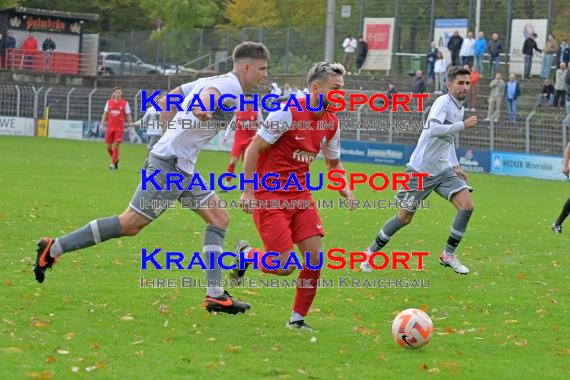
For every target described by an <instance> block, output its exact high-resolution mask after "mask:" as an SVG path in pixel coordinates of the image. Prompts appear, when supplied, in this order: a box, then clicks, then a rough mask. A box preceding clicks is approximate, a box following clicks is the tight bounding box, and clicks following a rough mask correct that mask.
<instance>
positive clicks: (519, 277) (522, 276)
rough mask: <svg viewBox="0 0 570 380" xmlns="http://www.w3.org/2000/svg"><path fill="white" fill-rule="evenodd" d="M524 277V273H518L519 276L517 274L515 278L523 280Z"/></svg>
mask: <svg viewBox="0 0 570 380" xmlns="http://www.w3.org/2000/svg"><path fill="white" fill-rule="evenodd" d="M525 277H526V273H519V274H517V278H518V279H519V280H524V279H525Z"/></svg>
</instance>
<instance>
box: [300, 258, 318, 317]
mask: <svg viewBox="0 0 570 380" xmlns="http://www.w3.org/2000/svg"><path fill="white" fill-rule="evenodd" d="M320 277H321V270H320V269H319V270H309V269H307V268H305V269H303V270H302V271H301V273H299V280H300V283H301V285H306V286H308V284H311V285H312V286H313V287H312V288H309V287H303V288H300V287H297V294H295V303H294V304H293V311H294V312H295V313H298V314H301V315H302V316H306V315H307V314H308V313H309V309H310V308H311V305H312V304H313V300H314V299H315V296H316V295H317V282H318V279H319V278H320Z"/></svg>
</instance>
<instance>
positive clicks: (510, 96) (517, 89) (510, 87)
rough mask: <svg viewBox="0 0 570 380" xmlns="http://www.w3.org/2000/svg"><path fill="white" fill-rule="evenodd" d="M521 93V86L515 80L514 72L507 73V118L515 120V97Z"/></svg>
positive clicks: (516, 115)
mask: <svg viewBox="0 0 570 380" xmlns="http://www.w3.org/2000/svg"><path fill="white" fill-rule="evenodd" d="M520 95H521V86H520V84H519V82H518V81H517V76H516V75H515V74H511V75H509V82H508V83H507V93H506V97H507V111H508V114H509V119H510V120H511V121H515V120H516V119H517V117H518V114H517V99H518V97H519V96H520Z"/></svg>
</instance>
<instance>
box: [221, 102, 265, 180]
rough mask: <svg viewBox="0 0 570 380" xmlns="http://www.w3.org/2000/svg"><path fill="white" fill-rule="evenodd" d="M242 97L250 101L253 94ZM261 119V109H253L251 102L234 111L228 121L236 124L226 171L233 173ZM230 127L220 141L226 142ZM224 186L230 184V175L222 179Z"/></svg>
mask: <svg viewBox="0 0 570 380" xmlns="http://www.w3.org/2000/svg"><path fill="white" fill-rule="evenodd" d="M244 99H245V100H247V101H252V100H253V96H252V95H250V94H247V95H246V96H245V97H244ZM262 121H263V115H262V114H261V111H254V109H253V104H249V103H247V104H246V105H245V107H244V110H243V111H239V110H238V111H236V115H235V117H234V119H233V120H232V121H231V122H230V125H233V124H234V122H235V123H236V124H237V126H236V134H235V137H234V143H233V145H232V151H231V157H230V163H229V164H228V168H227V169H226V172H227V173H233V172H234V171H235V169H236V163H237V161H238V160H239V159H240V157H243V154H244V153H245V150H246V149H247V147H248V146H249V144H250V143H251V141H252V140H253V137H254V136H255V133H256V132H257V129H258V127H259V125H260V122H262ZM230 129H231V128H230V126H228V128H227V129H226V134H225V135H224V139H223V141H222V143H223V144H224V145H225V144H226V140H227V138H228V135H229V133H230ZM224 186H231V177H230V178H229V179H226V180H225V181H224Z"/></svg>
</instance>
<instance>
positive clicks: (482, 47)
mask: <svg viewBox="0 0 570 380" xmlns="http://www.w3.org/2000/svg"><path fill="white" fill-rule="evenodd" d="M485 51H487V40H486V39H485V32H479V35H478V36H477V39H476V40H475V65H477V71H478V72H479V73H482V72H483V55H484V54H485Z"/></svg>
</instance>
